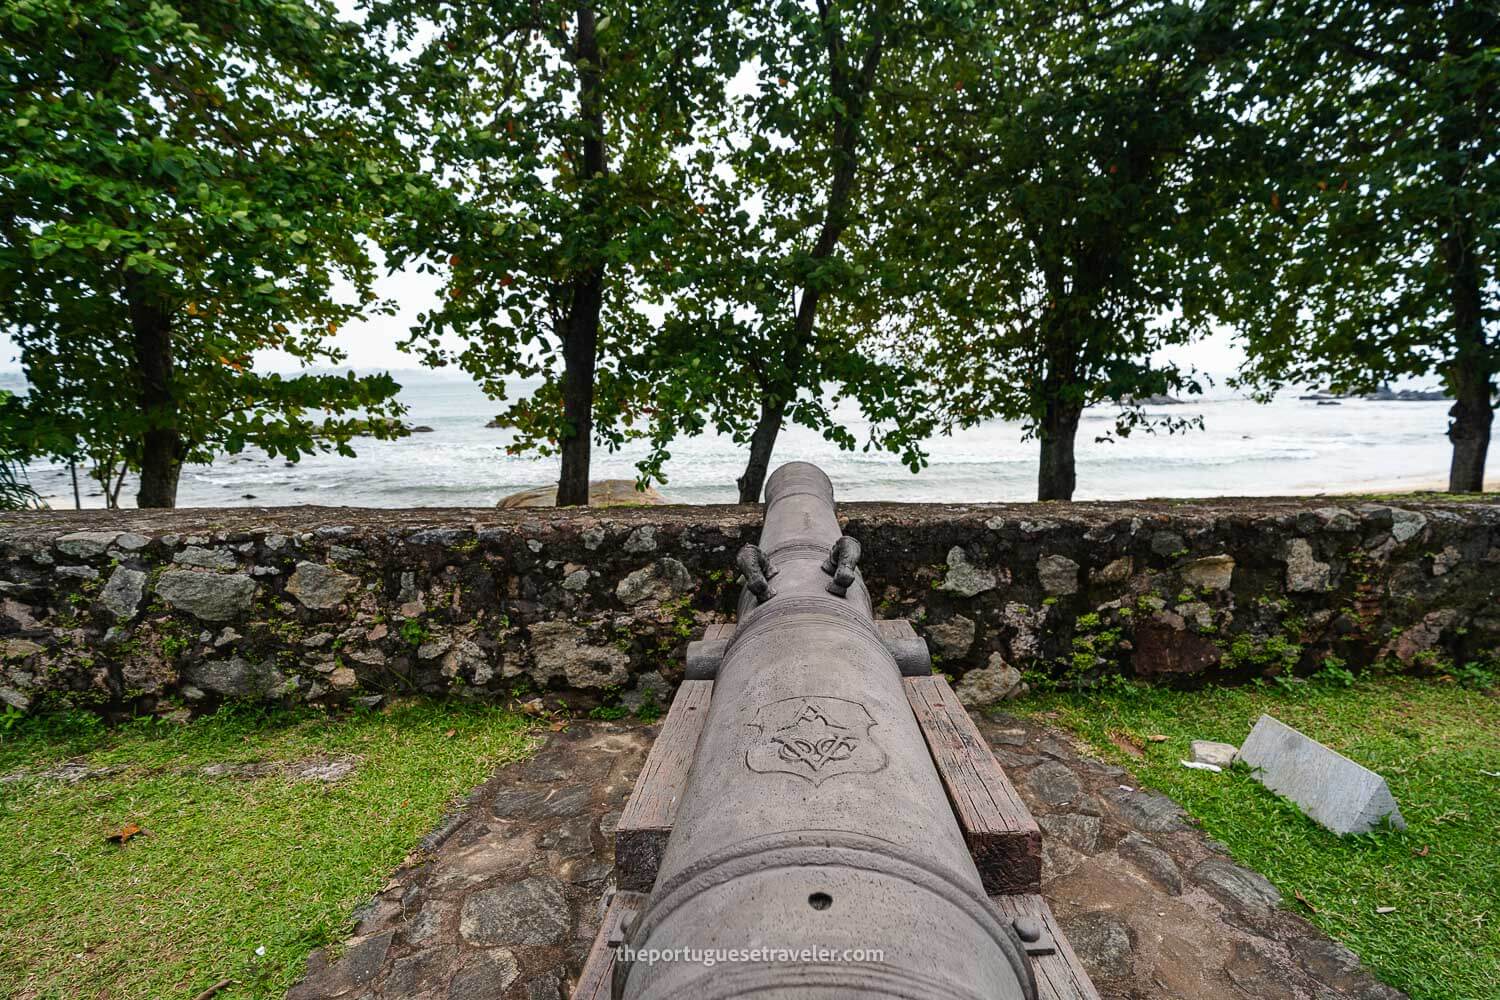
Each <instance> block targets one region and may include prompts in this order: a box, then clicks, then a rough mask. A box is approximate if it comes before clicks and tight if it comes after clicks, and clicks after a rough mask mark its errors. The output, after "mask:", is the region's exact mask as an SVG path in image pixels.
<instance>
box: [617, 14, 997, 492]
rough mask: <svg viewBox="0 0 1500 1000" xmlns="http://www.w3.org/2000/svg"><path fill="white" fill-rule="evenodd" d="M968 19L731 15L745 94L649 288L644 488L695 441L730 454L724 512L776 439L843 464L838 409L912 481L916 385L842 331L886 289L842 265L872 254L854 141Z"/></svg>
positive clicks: (860, 338)
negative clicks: (899, 85)
mask: <svg viewBox="0 0 1500 1000" xmlns="http://www.w3.org/2000/svg"><path fill="white" fill-rule="evenodd" d="M969 6H971V5H968V4H965V3H962V2H953V3H946V2H929V3H924V4H909V3H899V2H894V0H818V2H817V3H816V4H815V5H812V4H808V3H805V2H801V0H763V2H754V3H746V4H744V5H743V7H742V9H741V11H740V17H739V18H738V19H737V20H736V21H735V22H734V29H735V30H736V31H738V32H739V33H740V34H741V36H742V37H743V39H744V49H745V52H746V60H747V61H746V67H747V70H748V71H750V72H752V73H753V76H754V80H753V83H752V84H750V86H749V89H748V92H744V93H741V94H740V95H739V97H738V99H737V100H736V102H735V106H734V108H733V111H732V114H731V116H730V118H729V124H728V125H727V127H726V128H724V129H723V130H722V131H721V132H719V133H717V134H713V135H708V136H706V137H705V139H704V142H703V143H702V144H701V145H700V148H699V149H698V152H697V157H698V160H697V162H699V163H701V164H702V165H703V169H702V170H701V171H699V173H698V174H696V175H695V186H694V190H695V191H698V192H699V197H700V204H699V209H698V210H699V213H700V214H699V216H698V223H699V225H698V226H697V227H696V229H695V230H692V231H690V232H688V233H685V234H684V237H683V239H682V240H681V241H680V242H679V254H678V258H679V260H680V267H677V268H675V269H674V270H673V272H672V273H671V274H665V275H658V276H657V277H656V280H655V281H654V282H653V285H652V287H653V288H654V289H656V290H657V292H658V293H659V294H661V295H662V296H663V299H664V301H665V302H666V303H667V319H666V320H665V322H664V323H663V325H662V329H661V332H660V334H659V336H658V337H657V338H656V339H655V341H653V343H652V344H651V345H649V347H648V348H647V351H646V352H645V354H644V357H643V363H645V364H646V365H647V370H648V372H649V378H650V379H651V380H652V382H653V384H654V387H655V388H654V398H655V399H656V400H657V403H658V405H657V410H656V418H655V421H654V424H653V430H652V437H653V444H654V449H653V453H652V455H651V457H650V458H649V459H647V460H646V461H645V462H644V463H642V470H643V473H645V474H647V475H659V474H660V469H661V464H662V462H663V461H664V460H665V458H666V457H667V455H668V451H667V447H668V445H669V444H670V442H671V441H672V440H673V439H674V438H675V437H676V436H678V435H680V434H684V433H686V434H693V433H699V432H701V431H702V430H704V429H706V428H707V427H708V426H710V425H712V426H713V427H714V428H715V429H717V430H718V431H719V432H721V433H726V434H729V435H732V436H733V438H734V439H735V440H736V441H737V442H738V443H740V444H745V445H748V449H749V455H748V458H747V460H746V464H745V471H744V473H743V474H742V475H741V476H740V477H739V480H738V486H739V499H740V502H741V503H754V502H756V501H758V500H759V499H760V493H761V489H762V487H763V485H764V483H765V479H766V473H767V471H768V469H769V467H770V460H771V454H772V451H773V449H774V447H775V444H776V439H777V436H778V435H779V434H780V432H781V429H782V427H783V426H784V425H785V424H786V423H787V422H788V421H792V422H795V423H798V424H801V425H803V426H806V427H809V428H812V429H814V430H817V431H819V432H821V433H822V434H823V435H824V436H825V437H826V438H827V439H829V440H832V441H834V442H835V443H837V444H838V445H839V446H841V447H844V448H854V447H858V446H859V444H860V442H859V441H858V439H857V438H856V437H855V436H854V434H853V433H852V432H851V431H850V430H849V429H848V428H846V427H845V426H844V425H843V424H842V423H841V420H840V417H839V415H838V414H837V412H836V409H837V407H838V406H839V404H840V403H841V402H843V401H844V400H846V399H848V400H852V401H853V402H855V403H856V404H857V405H858V407H859V410H860V412H861V414H862V416H863V417H864V419H865V422H866V423H867V425H868V430H867V432H866V433H867V438H866V441H865V443H864V446H865V447H866V448H882V449H888V450H891V451H895V452H898V453H900V454H901V456H902V458H903V460H904V461H906V463H907V464H908V465H909V466H911V467H912V468H913V470H915V469H916V468H917V467H919V466H920V465H921V463H922V462H923V455H922V453H921V450H920V442H921V440H922V439H923V437H925V435H926V430H927V428H928V426H930V425H929V424H928V423H927V422H926V421H925V418H924V412H925V409H924V406H923V405H922V403H921V398H922V397H921V394H920V392H919V379H918V376H917V374H916V373H915V372H914V371H913V370H912V369H911V368H910V367H909V366H905V365H902V364H900V363H898V362H897V360H896V359H894V358H892V357H890V356H889V355H888V354H887V353H882V352H881V351H880V350H879V345H878V344H877V343H875V342H872V341H871V340H870V339H869V338H868V337H867V330H866V328H865V327H864V326H862V325H861V324H860V323H857V322H853V318H854V316H855V306H856V304H857V303H860V302H863V301H866V300H867V299H868V298H869V296H871V295H872V294H873V293H874V290H875V288H876V286H877V285H878V284H879V283H881V282H890V281H899V280H900V276H899V275H897V274H895V273H894V272H892V271H886V272H884V273H883V274H881V275H877V274H876V273H875V271H873V270H872V269H871V268H870V266H869V265H868V264H867V263H864V262H860V261H856V260H855V259H854V258H853V256H852V253H851V248H852V247H853V246H854V245H855V244H856V243H857V242H859V241H860V240H868V239H872V238H873V235H872V234H869V233H866V232H865V229H866V227H867V224H868V199H869V197H870V189H871V178H872V176H873V175H874V174H875V173H876V172H877V171H878V169H879V167H878V164H877V163H876V161H875V155H874V151H875V148H876V147H875V145H874V143H873V141H872V139H871V137H870V135H869V132H870V128H869V125H870V120H871V118H872V116H873V114H874V108H875V105H876V104H878V103H879V102H880V101H881V100H883V99H884V97H883V95H884V94H885V93H886V92H887V91H888V89H889V87H890V86H891V76H892V74H891V72H890V65H891V63H892V61H893V60H892V57H891V54H892V52H894V51H899V50H901V49H904V48H908V47H921V46H923V45H925V44H927V43H928V42H929V41H930V40H931V39H933V38H934V37H936V36H938V35H940V34H941V33H942V32H943V31H944V30H952V29H951V26H952V25H953V24H955V23H962V22H965V21H966V20H967V18H968V16H969V15H968V14H967V8H968V7H969Z"/></svg>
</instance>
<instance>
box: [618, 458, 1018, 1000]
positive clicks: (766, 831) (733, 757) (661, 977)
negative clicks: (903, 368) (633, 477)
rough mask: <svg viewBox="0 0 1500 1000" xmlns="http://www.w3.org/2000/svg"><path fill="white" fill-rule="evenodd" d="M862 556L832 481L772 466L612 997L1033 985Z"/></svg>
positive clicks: (977, 992)
mask: <svg viewBox="0 0 1500 1000" xmlns="http://www.w3.org/2000/svg"><path fill="white" fill-rule="evenodd" d="M859 555H860V547H859V543H858V542H857V541H856V540H855V539H853V538H849V537H846V536H844V535H843V534H842V532H841V530H840V528H839V522H838V519H837V517H836V515H835V512H834V504H833V487H832V484H831V483H830V482H829V480H828V477H827V476H826V475H824V474H823V472H822V471H821V470H819V469H818V468H817V467H815V466H813V465H809V464H806V463H801V462H794V463H790V464H788V465H784V466H782V467H781V468H780V469H778V470H777V471H776V473H775V474H774V475H773V476H772V477H771V478H770V480H769V481H768V482H767V484H766V491H765V523H764V526H763V529H762V532H761V536H760V544H759V546H758V547H757V546H746V547H745V548H744V549H743V550H741V552H740V553H739V557H738V559H737V560H736V561H737V563H738V565H739V568H740V570H741V573H742V575H743V576H744V579H745V586H744V590H743V592H742V594H741V596H740V600H739V607H738V618H739V623H738V627H737V628H736V629H735V630H734V633H733V636H732V638H731V639H729V640H728V641H727V642H726V643H725V645H724V648H723V651H722V658H719V659H718V660H717V669H716V670H715V671H714V672H713V690H712V699H711V701H710V702H709V703H708V705H707V711H706V717H705V718H704V719H703V720H702V729H701V735H700V736H698V738H697V743H696V747H695V748H694V749H693V752H692V765H691V769H690V771H689V772H688V774H687V777H686V783H685V786H684V787H683V789H682V791H681V796H680V802H678V803H677V804H676V814H675V821H674V823H673V825H672V828H671V832H670V835H669V836H668V838H667V840H666V845H665V849H664V851H663V852H662V854H661V858H660V865H659V870H658V871H657V872H656V877H655V883H654V886H653V887H652V888H651V891H650V894H649V897H646V898H644V899H643V903H642V905H641V907H640V908H639V909H638V910H636V911H634V912H633V913H631V914H629V915H628V917H626V918H622V919H621V921H620V925H619V927H618V929H617V932H616V936H615V940H614V941H613V942H612V943H613V944H614V945H615V947H616V955H615V957H614V961H613V968H612V974H611V993H612V995H613V996H614V997H615V998H616V1000H647V998H650V1000H668V998H673V1000H677V998H691V1000H713V998H723V997H748V996H756V997H818V998H831V997H853V996H889V997H916V998H938V997H945V998H974V1000H978V998H981V997H983V998H990V1000H1036V997H1037V987H1036V983H1035V981H1034V978H1033V973H1032V969H1031V963H1030V961H1029V960H1028V956H1027V945H1026V943H1025V942H1024V941H1023V939H1022V938H1023V936H1024V937H1025V938H1027V939H1028V940H1031V941H1035V940H1036V937H1037V936H1038V934H1039V931H1038V929H1037V928H1036V927H1034V926H1030V925H1029V924H1028V923H1027V921H1025V920H1024V919H1015V918H1012V917H1009V916H1006V915H1003V914H1002V912H1001V910H1000V909H999V908H998V907H997V906H996V904H995V903H994V902H992V901H991V900H990V899H989V897H988V896H987V895H986V892H985V889H984V886H983V885H982V883H981V878H980V873H979V871H978V869H977V868H976V866H975V862H974V860H973V858H972V857H971V854H970V849H969V845H968V844H967V843H966V840H965V836H964V833H963V831H961V830H960V826H959V823H958V821H957V820H956V819H955V815H954V807H953V805H952V804H950V801H949V796H948V793H947V792H945V789H944V785H943V783H942V781H941V780H940V779H939V775H938V773H937V770H936V768H935V766H934V762H933V757H932V755H931V753H930V752H929V749H928V745H927V742H926V740H925V739H924V735H923V732H922V730H921V728H920V727H919V724H918V721H917V718H916V717H915V716H914V714H913V709H912V707H911V705H910V704H909V702H908V695H907V693H906V691H905V690H904V688H903V677H902V673H903V671H902V669H901V668H900V667H899V666H898V664H897V661H896V659H895V657H893V656H892V653H891V651H890V649H889V648H888V643H887V642H886V641H884V640H883V639H882V636H881V634H880V633H879V631H878V630H877V627H876V623H875V620H874V616H873V614H872V610H871V602H870V595H869V593H868V591H867V590H866V588H865V584H864V581H863V579H862V578H861V576H860V572H859V568H858V562H859ZM736 955H738V956H740V957H739V958H736V957H735V956H736Z"/></svg>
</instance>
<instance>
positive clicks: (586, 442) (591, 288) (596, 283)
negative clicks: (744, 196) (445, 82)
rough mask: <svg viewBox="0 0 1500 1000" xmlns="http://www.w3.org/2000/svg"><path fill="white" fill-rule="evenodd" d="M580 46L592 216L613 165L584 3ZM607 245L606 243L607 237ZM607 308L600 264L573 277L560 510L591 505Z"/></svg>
mask: <svg viewBox="0 0 1500 1000" xmlns="http://www.w3.org/2000/svg"><path fill="white" fill-rule="evenodd" d="M577 16H578V44H577V45H576V46H575V48H574V51H573V61H574V63H575V64H578V65H579V66H580V67H581V68H580V69H579V71H578V114H579V118H580V119H581V120H582V121H583V124H584V126H585V128H584V136H583V158H582V159H583V162H582V165H581V166H582V170H583V176H584V181H585V185H584V201H585V205H584V207H583V211H584V212H585V213H588V214H592V212H593V206H592V205H591V204H589V203H590V202H592V201H593V200H594V197H595V196H594V195H593V194H592V193H591V190H590V189H591V187H592V182H594V181H595V179H596V178H597V179H600V180H602V179H603V177H604V174H605V171H606V170H607V169H608V163H607V162H606V160H605V150H604V112H603V109H602V108H601V106H600V101H599V40H598V38H597V37H596V35H595V32H594V12H593V10H592V9H590V8H589V7H588V6H585V5H579V7H578V9H577ZM600 242H601V244H602V242H603V239H602V237H601V240H600ZM603 309H604V265H603V264H596V265H594V266H593V267H591V268H589V269H588V270H587V271H585V272H584V273H582V274H580V275H578V276H577V277H575V278H574V279H573V290H572V297H571V301H570V302H569V303H568V317H567V321H566V330H565V332H564V334H563V376H562V403H563V419H564V420H566V421H567V424H568V427H567V429H565V430H564V431H563V434H562V442H561V448H560V450H561V452H562V470H561V472H560V473H559V475H558V479H557V505H558V506H559V507H587V506H588V504H589V461H590V457H591V452H592V449H593V441H594V369H595V366H596V365H597V363H598V357H599V316H600V313H601V312H602V311H603Z"/></svg>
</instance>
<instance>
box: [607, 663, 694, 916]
mask: <svg viewBox="0 0 1500 1000" xmlns="http://www.w3.org/2000/svg"><path fill="white" fill-rule="evenodd" d="M713 687H714V682H713V681H683V682H682V683H681V684H680V685H679V686H678V688H677V696H676V697H674V698H673V699H672V707H671V709H669V710H668V711H667V717H666V719H665V721H663V722H662V726H661V735H659V736H658V737H657V738H656V742H655V743H654V744H653V745H652V747H651V753H650V754H649V755H648V756H647V757H646V766H645V767H644V768H642V769H641V774H640V777H639V778H637V779H636V781H635V788H634V790H632V791H631V793H630V799H629V800H628V801H627V802H626V803H625V810H624V812H623V813H621V815H620V825H619V827H618V828H617V829H616V830H615V881H616V884H618V885H619V887H620V888H621V889H623V890H627V891H630V892H650V891H651V886H652V885H653V884H654V883H655V882H656V872H657V870H658V869H659V868H660V867H661V856H662V852H663V851H665V850H666V848H667V837H668V836H669V835H670V834H671V832H672V822H673V820H675V819H676V818H677V806H678V803H679V802H681V800H682V790H683V788H684V786H686V785H687V777H688V769H689V768H691V767H692V765H693V751H694V750H696V749H697V747H698V735H699V734H700V733H702V732H703V722H704V720H705V719H706V718H707V716H708V699H709V697H710V696H711V695H712V693H713Z"/></svg>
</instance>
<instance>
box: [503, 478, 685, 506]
mask: <svg viewBox="0 0 1500 1000" xmlns="http://www.w3.org/2000/svg"><path fill="white" fill-rule="evenodd" d="M667 502H668V500H667V498H666V497H664V496H662V495H661V493H660V492H658V491H657V489H656V488H655V487H654V486H648V487H646V488H645V489H644V490H638V489H636V488H635V480H634V479H600V480H596V481H595V482H592V483H589V506H590V507H654V506H656V505H658V504H664V503H667ZM495 506H496V507H499V508H500V509H502V510H511V509H514V508H518V507H556V506H557V487H556V486H536V487H533V488H532V489H529V490H522V491H521V492H519V493H512V494H510V495H509V496H505V497H501V498H500V502H499V503H497V504H495Z"/></svg>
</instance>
